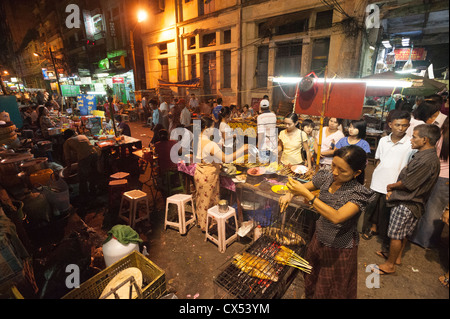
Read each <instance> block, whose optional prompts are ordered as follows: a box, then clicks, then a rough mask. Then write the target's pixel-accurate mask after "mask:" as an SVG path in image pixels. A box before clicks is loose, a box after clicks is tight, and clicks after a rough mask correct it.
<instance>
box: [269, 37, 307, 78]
mask: <svg viewBox="0 0 450 319" xmlns="http://www.w3.org/2000/svg"><path fill="white" fill-rule="evenodd" d="M301 62H302V43H301V42H298V41H294V42H283V43H277V51H276V57H275V73H274V75H275V76H298V75H299V74H300V67H301Z"/></svg>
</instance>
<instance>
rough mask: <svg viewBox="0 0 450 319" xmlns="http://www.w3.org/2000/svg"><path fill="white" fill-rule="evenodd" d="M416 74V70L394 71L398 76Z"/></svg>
mask: <svg viewBox="0 0 450 319" xmlns="http://www.w3.org/2000/svg"><path fill="white" fill-rule="evenodd" d="M415 72H417V69H409V70H398V71H395V73H399V74H409V73H415Z"/></svg>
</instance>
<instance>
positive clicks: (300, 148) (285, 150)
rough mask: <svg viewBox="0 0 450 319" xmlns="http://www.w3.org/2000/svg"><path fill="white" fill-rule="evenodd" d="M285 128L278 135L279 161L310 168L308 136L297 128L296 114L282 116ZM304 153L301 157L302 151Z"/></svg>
mask: <svg viewBox="0 0 450 319" xmlns="http://www.w3.org/2000/svg"><path fill="white" fill-rule="evenodd" d="M284 124H285V125H286V129H285V130H283V131H281V132H280V134H279V135H278V154H280V153H282V155H281V160H280V161H281V163H283V164H284V165H298V164H302V165H304V164H306V166H307V167H308V168H309V169H311V168H312V165H311V152H310V149H309V145H308V136H307V135H306V133H305V132H303V131H302V130H300V129H299V128H298V126H299V122H298V116H297V114H295V113H290V114H288V115H286V117H285V118H284ZM303 152H305V153H306V158H303V155H302V153H303Z"/></svg>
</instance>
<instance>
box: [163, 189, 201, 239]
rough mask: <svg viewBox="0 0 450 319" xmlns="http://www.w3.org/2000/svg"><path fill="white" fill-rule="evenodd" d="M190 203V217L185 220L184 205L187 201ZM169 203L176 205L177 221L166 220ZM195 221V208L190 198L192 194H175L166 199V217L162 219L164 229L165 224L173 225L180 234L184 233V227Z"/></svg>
mask: <svg viewBox="0 0 450 319" xmlns="http://www.w3.org/2000/svg"><path fill="white" fill-rule="evenodd" d="M189 202H191V203H192V217H191V218H190V219H189V220H187V221H186V211H185V205H186V204H187V203H189ZM169 204H175V205H177V207H178V222H171V221H168V220H167V215H168V212H169ZM194 222H195V210H194V201H193V200H192V195H186V194H176V195H173V196H170V197H168V198H167V201H166V217H165V219H164V230H165V229H166V227H167V226H174V227H177V228H178V231H179V232H180V234H181V235H184V234H186V227H187V226H188V225H190V224H192V223H194Z"/></svg>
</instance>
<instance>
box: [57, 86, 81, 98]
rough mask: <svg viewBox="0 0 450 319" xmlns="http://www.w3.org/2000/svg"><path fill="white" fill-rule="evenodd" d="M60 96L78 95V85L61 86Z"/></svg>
mask: <svg viewBox="0 0 450 319" xmlns="http://www.w3.org/2000/svg"><path fill="white" fill-rule="evenodd" d="M61 94H62V95H63V96H77V95H78V94H80V87H79V86H78V85H61Z"/></svg>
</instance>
